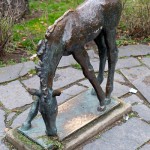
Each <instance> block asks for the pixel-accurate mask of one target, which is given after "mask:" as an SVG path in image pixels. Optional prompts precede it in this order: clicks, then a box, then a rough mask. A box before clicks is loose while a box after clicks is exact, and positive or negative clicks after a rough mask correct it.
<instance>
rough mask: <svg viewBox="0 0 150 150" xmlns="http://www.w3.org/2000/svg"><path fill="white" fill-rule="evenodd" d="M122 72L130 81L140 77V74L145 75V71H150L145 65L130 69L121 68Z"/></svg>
mask: <svg viewBox="0 0 150 150" xmlns="http://www.w3.org/2000/svg"><path fill="white" fill-rule="evenodd" d="M120 71H121V72H122V74H123V75H124V76H125V77H126V78H127V79H128V80H129V81H130V82H131V83H133V81H135V80H137V79H140V78H141V77H142V76H145V74H146V73H148V72H150V70H149V69H148V68H147V67H144V66H141V67H135V68H130V69H121V70H120Z"/></svg>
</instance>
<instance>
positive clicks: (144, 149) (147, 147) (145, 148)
mask: <svg viewBox="0 0 150 150" xmlns="http://www.w3.org/2000/svg"><path fill="white" fill-rule="evenodd" d="M140 150H150V144H146V145H144V146H143V147H142V148H141V149H140Z"/></svg>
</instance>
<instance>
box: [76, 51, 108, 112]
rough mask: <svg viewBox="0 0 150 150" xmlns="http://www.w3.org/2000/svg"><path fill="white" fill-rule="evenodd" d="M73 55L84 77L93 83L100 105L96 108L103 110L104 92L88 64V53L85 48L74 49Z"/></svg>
mask: <svg viewBox="0 0 150 150" xmlns="http://www.w3.org/2000/svg"><path fill="white" fill-rule="evenodd" d="M73 57H74V58H75V60H76V61H77V62H78V63H79V64H80V65H81V67H82V70H83V74H84V75H85V77H86V78H87V79H88V80H89V81H90V83H91V84H92V85H93V87H94V89H95V91H96V94H97V97H98V99H99V102H100V107H99V108H98V110H100V111H103V110H105V108H106V107H105V94H104V92H103V90H102V88H101V87H100V85H99V83H98V82H97V79H96V76H95V73H94V70H93V67H92V65H91V64H90V61H89V57H88V54H87V52H86V51H85V50H76V51H74V52H73Z"/></svg>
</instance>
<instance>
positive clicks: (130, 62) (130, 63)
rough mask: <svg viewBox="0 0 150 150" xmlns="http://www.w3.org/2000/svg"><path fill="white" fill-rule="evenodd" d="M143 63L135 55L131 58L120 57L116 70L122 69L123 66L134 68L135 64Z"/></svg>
mask: <svg viewBox="0 0 150 150" xmlns="http://www.w3.org/2000/svg"><path fill="white" fill-rule="evenodd" d="M139 65H141V64H140V62H139V61H138V60H137V59H136V58H133V57H130V58H124V59H118V62H117V65H116V70H118V69H122V68H132V67H135V66H139Z"/></svg>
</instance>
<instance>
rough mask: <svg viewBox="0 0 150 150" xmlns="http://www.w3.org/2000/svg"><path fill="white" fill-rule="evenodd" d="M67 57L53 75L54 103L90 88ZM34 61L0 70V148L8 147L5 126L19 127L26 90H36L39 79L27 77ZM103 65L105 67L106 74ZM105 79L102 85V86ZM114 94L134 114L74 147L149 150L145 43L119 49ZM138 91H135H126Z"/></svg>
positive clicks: (149, 60)
mask: <svg viewBox="0 0 150 150" xmlns="http://www.w3.org/2000/svg"><path fill="white" fill-rule="evenodd" d="M88 54H89V56H90V60H91V63H92V65H93V67H94V69H95V72H97V71H98V65H99V60H98V55H97V54H96V53H95V52H94V51H93V50H88ZM74 64H76V61H75V60H74V59H73V57H72V56H69V57H63V58H62V60H61V62H60V64H59V66H58V69H57V72H56V75H55V79H54V88H62V89H63V92H62V95H61V96H60V97H58V99H57V100H58V104H59V105H60V104H62V103H64V102H66V101H67V100H68V99H70V98H72V97H74V96H76V95H78V94H80V93H81V92H83V91H85V90H86V89H87V88H89V87H91V84H90V83H89V81H87V80H86V79H85V78H84V76H83V74H82V71H81V70H80V69H76V68H75V67H74V66H76V65H74ZM34 67H35V64H34V63H33V62H32V61H30V62H26V63H21V64H16V65H13V66H8V67H4V68H0V150H9V149H13V148H12V147H11V146H10V145H8V144H7V143H6V142H4V137H5V131H6V130H7V128H14V127H17V126H20V125H21V124H22V123H23V122H24V120H25V118H26V116H27V114H28V112H29V107H30V105H31V103H32V101H33V100H32V97H31V96H30V95H29V93H28V92H27V90H26V88H28V87H30V88H38V87H39V78H38V77H37V76H36V75H31V74H30V72H31V71H30V70H31V69H34ZM107 70H108V67H106V69H105V71H106V74H107ZM105 84H106V77H105V80H104V82H103V84H102V87H103V88H105ZM114 84H115V85H114V91H113V96H116V97H119V98H121V99H123V100H124V101H125V102H127V103H131V104H132V109H133V112H131V113H130V114H128V116H125V117H124V118H123V119H122V120H120V121H118V122H117V123H116V124H115V125H113V127H112V128H110V129H108V130H106V131H105V132H103V133H100V134H99V135H97V136H96V137H95V138H93V139H92V140H89V141H87V142H86V143H84V144H83V145H82V146H81V147H79V148H77V149H83V150H135V149H141V150H148V149H150V115H149V114H150V47H149V46H146V45H131V46H125V47H120V48H119V60H118V64H117V67H116V74H115V83H114ZM131 88H134V89H137V93H136V94H132V93H130V92H129V91H130V89H131Z"/></svg>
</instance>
